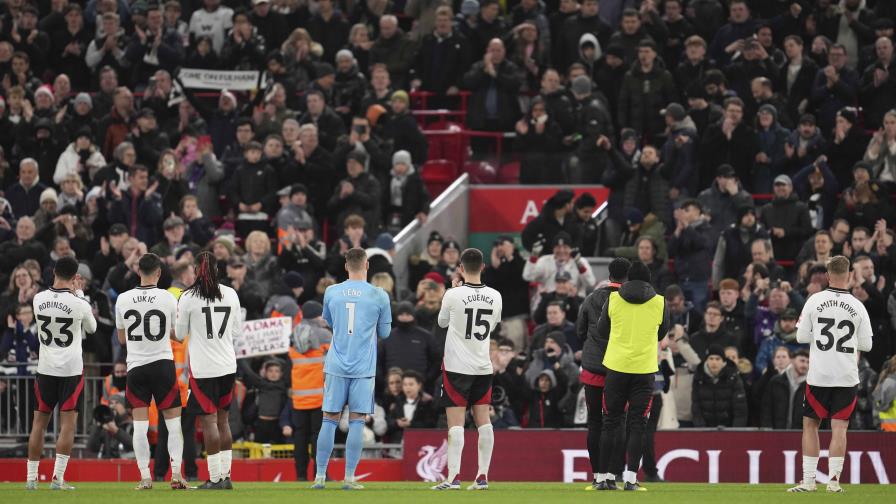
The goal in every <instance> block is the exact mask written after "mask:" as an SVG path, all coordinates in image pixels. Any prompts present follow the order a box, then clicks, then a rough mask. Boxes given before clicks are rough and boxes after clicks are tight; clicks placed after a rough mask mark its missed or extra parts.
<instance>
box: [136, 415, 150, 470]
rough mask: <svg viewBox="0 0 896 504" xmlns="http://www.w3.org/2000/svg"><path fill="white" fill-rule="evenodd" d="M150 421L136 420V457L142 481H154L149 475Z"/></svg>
mask: <svg viewBox="0 0 896 504" xmlns="http://www.w3.org/2000/svg"><path fill="white" fill-rule="evenodd" d="M147 432H149V420H134V457H136V458H137V468H138V469H140V479H152V475H151V474H150V473H149V438H148V437H147V436H146V433H147Z"/></svg>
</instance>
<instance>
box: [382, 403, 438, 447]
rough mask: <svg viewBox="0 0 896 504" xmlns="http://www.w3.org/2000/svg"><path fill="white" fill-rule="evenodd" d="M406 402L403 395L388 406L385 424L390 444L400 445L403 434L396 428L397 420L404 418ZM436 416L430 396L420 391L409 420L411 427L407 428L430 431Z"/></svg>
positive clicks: (436, 412)
mask: <svg viewBox="0 0 896 504" xmlns="http://www.w3.org/2000/svg"><path fill="white" fill-rule="evenodd" d="M406 402H407V399H406V398H405V395H404V394H399V395H398V397H397V398H395V401H393V402H392V404H391V405H390V406H389V411H387V412H386V423H387V424H388V426H389V427H388V431H386V436H387V437H388V438H389V442H391V443H400V442H401V438H402V435H403V434H404V429H403V428H401V427H399V426H398V420H400V419H402V418H405V415H404V405H405V403H406ZM438 415H439V411H438V408H436V404H435V401H433V399H432V396H431V395H429V394H427V393H425V392H423V391H422V390H421V391H420V395H419V396H418V398H417V407H416V408H415V409H414V417H413V418H411V419H410V420H411V425H409V426H408V428H409V429H432V428H434V427H435V426H436V420H437V417H438Z"/></svg>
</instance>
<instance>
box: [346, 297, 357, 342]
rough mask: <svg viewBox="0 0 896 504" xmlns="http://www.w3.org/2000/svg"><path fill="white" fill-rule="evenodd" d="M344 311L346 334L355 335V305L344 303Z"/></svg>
mask: <svg viewBox="0 0 896 504" xmlns="http://www.w3.org/2000/svg"><path fill="white" fill-rule="evenodd" d="M345 309H346V310H348V333H349V334H350V335H351V334H355V303H345Z"/></svg>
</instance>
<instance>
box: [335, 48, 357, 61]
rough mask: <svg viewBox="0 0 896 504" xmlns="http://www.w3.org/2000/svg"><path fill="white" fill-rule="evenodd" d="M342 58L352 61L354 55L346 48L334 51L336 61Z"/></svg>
mask: <svg viewBox="0 0 896 504" xmlns="http://www.w3.org/2000/svg"><path fill="white" fill-rule="evenodd" d="M342 58H348V59H350V60H352V61H354V60H355V55H354V54H352V52H351V51H349V50H348V49H340V50H339V52H337V53H336V61H339V60H340V59H342Z"/></svg>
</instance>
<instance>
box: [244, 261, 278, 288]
mask: <svg viewBox="0 0 896 504" xmlns="http://www.w3.org/2000/svg"><path fill="white" fill-rule="evenodd" d="M243 260H244V261H245V263H246V268H247V270H246V280H247V281H250V282H252V283H254V284H256V285H258V287H259V288H260V289H261V292H263V293H265V294H267V293H269V292H273V291H274V290H275V287H278V286H280V284H281V283H282V275H283V270H281V269H280V265H279V264H277V256H275V255H273V254H267V255H264V256H262V257H261V259H259V260H258V261H255V260H253V259H252V254H248V253H247V254H246V255H245V256H243Z"/></svg>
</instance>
